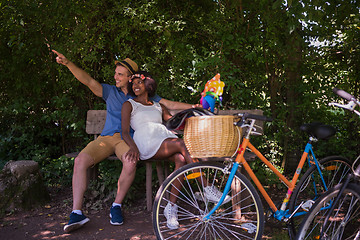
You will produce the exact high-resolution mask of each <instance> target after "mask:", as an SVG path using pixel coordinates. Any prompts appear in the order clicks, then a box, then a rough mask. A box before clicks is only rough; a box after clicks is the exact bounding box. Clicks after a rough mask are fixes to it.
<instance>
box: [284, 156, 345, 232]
mask: <svg viewBox="0 0 360 240" xmlns="http://www.w3.org/2000/svg"><path fill="white" fill-rule="evenodd" d="M319 164H320V166H321V168H322V174H323V177H324V181H325V183H326V185H327V189H330V188H331V187H333V186H335V185H336V184H338V183H341V181H343V180H344V179H345V178H346V176H347V174H348V173H350V172H351V163H350V161H349V160H348V159H347V158H345V157H341V156H329V157H325V158H323V159H321V160H319ZM312 177H314V179H315V183H316V184H315V186H316V188H314V183H313V182H312V181H311V179H312ZM315 189H316V191H315ZM325 191H326V189H325V187H324V185H323V183H322V181H321V180H320V175H319V172H318V169H317V167H316V166H315V165H312V166H311V167H310V168H309V169H308V170H307V171H306V172H305V173H304V175H303V176H302V177H301V178H300V180H299V182H298V183H297V184H296V187H295V189H294V192H293V194H292V196H291V198H290V201H289V213H290V214H291V213H292V212H293V211H294V210H295V209H296V208H297V206H299V205H300V203H301V202H306V201H309V200H312V201H314V202H315V201H316V199H318V198H319V197H320V195H321V194H322V193H324V192H325ZM310 205H311V204H310ZM309 209H310V207H309V208H308V210H309ZM306 213H307V211H305V210H303V209H300V210H298V211H297V214H303V215H299V216H294V217H292V218H291V219H290V220H289V222H288V231H289V235H290V238H291V239H293V238H294V237H295V235H296V230H297V228H298V227H299V225H300V224H301V221H302V219H303V218H304V216H305V215H306Z"/></svg>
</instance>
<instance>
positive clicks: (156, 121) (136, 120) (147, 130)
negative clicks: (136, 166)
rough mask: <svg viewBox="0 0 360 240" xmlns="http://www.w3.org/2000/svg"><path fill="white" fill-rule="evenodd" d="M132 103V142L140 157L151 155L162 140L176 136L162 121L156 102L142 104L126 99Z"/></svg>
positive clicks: (160, 110)
mask: <svg viewBox="0 0 360 240" xmlns="http://www.w3.org/2000/svg"><path fill="white" fill-rule="evenodd" d="M128 101H129V102H130V103H131V105H132V111H131V117H130V126H131V128H132V129H133V130H134V131H135V132H134V137H133V139H134V142H135V144H136V146H137V147H138V149H139V151H140V159H141V160H146V159H149V158H151V157H153V156H154V155H155V154H156V152H157V151H158V150H159V148H160V145H161V144H162V142H163V141H164V140H165V139H167V138H177V136H176V135H175V134H174V133H173V132H171V131H169V130H168V129H167V128H166V127H165V125H164V124H163V122H162V108H161V106H160V104H159V103H158V102H154V104H153V105H143V104H141V103H138V102H135V101H134V100H133V99H129V100H128Z"/></svg>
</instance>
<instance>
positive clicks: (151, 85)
mask: <svg viewBox="0 0 360 240" xmlns="http://www.w3.org/2000/svg"><path fill="white" fill-rule="evenodd" d="M135 78H142V79H143V80H144V83H145V90H146V91H147V92H148V95H149V97H153V96H155V93H156V89H157V83H156V81H155V80H154V78H153V77H152V76H151V75H150V73H149V72H146V71H138V72H136V73H134V75H132V77H131V80H133V79H135ZM132 86H133V83H132V81H131V82H129V84H128V87H127V88H128V92H129V94H130V95H131V96H136V95H135V93H134V91H133V89H132Z"/></svg>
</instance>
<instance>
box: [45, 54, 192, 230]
mask: <svg viewBox="0 0 360 240" xmlns="http://www.w3.org/2000/svg"><path fill="white" fill-rule="evenodd" d="M52 51H53V52H54V53H55V54H56V55H57V57H56V61H57V62H58V63H59V64H62V65H64V66H66V67H67V68H68V69H69V70H70V71H71V72H72V74H73V75H74V76H75V77H76V78H77V79H78V80H79V81H80V82H81V83H83V84H85V85H86V86H87V87H88V88H89V89H90V90H91V91H92V92H93V93H94V94H95V95H96V96H98V97H102V98H103V99H104V100H105V102H106V110H107V112H106V114H107V115H106V122H105V126H104V129H103V131H102V133H101V136H99V137H98V138H97V139H96V140H94V141H92V142H90V143H89V144H88V145H87V146H86V147H85V148H84V149H83V150H82V151H81V152H80V153H79V155H78V156H77V157H76V158H75V161H74V172H73V179H72V188H73V211H72V212H71V214H70V220H69V223H68V224H67V225H65V226H64V231H65V232H70V231H73V230H75V229H78V228H80V227H82V226H83V225H84V224H85V223H87V222H88V221H89V218H87V217H86V216H85V215H84V214H83V213H82V211H81V209H82V202H83V198H84V193H85V190H86V188H87V174H86V171H87V169H88V168H89V167H91V166H93V165H95V164H97V163H99V162H101V161H103V160H104V159H106V158H107V157H108V156H110V155H112V154H114V153H115V154H116V156H117V157H118V158H119V159H121V161H122V165H123V167H122V170H121V174H120V177H119V180H118V183H117V193H116V197H115V201H114V203H113V204H112V206H111V208H110V218H111V220H110V223H111V224H112V225H122V224H123V222H124V218H123V216H122V212H121V203H122V201H123V200H124V198H125V195H126V193H127V191H128V190H129V188H130V186H131V184H132V182H133V180H134V178H135V172H136V162H137V160H138V159H136V161H134V160H130V159H134V158H133V156H130V154H131V152H129V153H128V150H129V147H128V145H127V144H126V143H125V141H124V140H123V139H122V137H121V109H122V104H123V103H124V102H125V101H127V100H128V99H130V98H131V96H130V95H128V91H127V85H128V82H129V80H130V78H131V76H132V75H133V74H134V73H135V72H137V71H138V70H139V68H138V66H137V64H136V63H135V62H134V61H132V60H131V59H129V58H126V59H124V60H123V61H115V64H116V68H115V75H114V79H115V85H109V84H100V83H99V82H98V81H96V80H95V79H93V78H92V77H91V76H90V75H89V74H88V73H86V72H85V71H84V70H82V69H80V68H79V67H77V66H76V65H75V64H74V63H73V62H71V61H70V60H68V59H67V58H66V57H65V56H64V55H63V54H61V53H59V52H57V51H55V50H52ZM153 100H154V101H156V102H160V103H162V104H163V105H165V106H166V107H167V108H168V109H187V108H191V107H194V106H192V105H191V104H186V103H180V102H174V101H170V100H166V99H163V98H160V97H159V96H155V97H154V98H153Z"/></svg>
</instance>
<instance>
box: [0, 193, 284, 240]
mask: <svg viewBox="0 0 360 240" xmlns="http://www.w3.org/2000/svg"><path fill="white" fill-rule="evenodd" d="M70 201H71V192H69V190H63V191H60V192H57V193H56V195H53V196H52V201H51V202H50V203H48V204H47V205H45V206H42V207H39V208H36V209H34V210H31V211H25V212H18V213H14V214H9V215H8V216H6V217H4V218H2V219H0V239H3V240H22V239H26V240H29V239H37V240H48V239H76V240H85V239H86V240H88V239H99V240H111V239H120V240H140V239H141V240H156V237H155V235H154V233H153V228H152V219H151V213H149V212H147V211H146V210H145V206H146V204H145V199H142V200H139V202H137V203H135V204H134V206H135V207H132V208H130V209H127V208H125V209H124V210H123V212H124V217H125V222H124V224H123V225H122V226H112V225H111V224H110V223H109V220H110V218H109V209H102V210H99V211H93V212H89V213H87V214H86V215H87V217H89V218H90V222H89V223H87V224H86V225H85V226H84V227H83V228H81V229H78V230H76V231H74V232H73V233H71V234H66V233H64V231H63V227H64V225H65V224H66V223H67V221H68V214H69V213H70V207H69V205H70V204H69V202H70ZM279 233H282V234H281V235H282V236H285V238H283V237H281V239H287V238H286V236H287V234H286V230H285V229H283V228H282V225H281V224H280V225H279V224H276V223H275V224H274V223H272V222H268V223H266V224H265V234H264V236H263V238H264V239H280V238H279V237H278V236H277V234H279ZM272 236H274V237H272Z"/></svg>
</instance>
